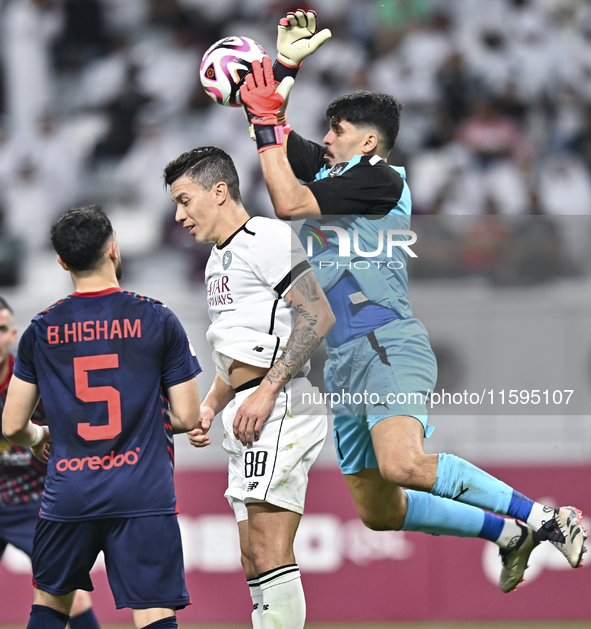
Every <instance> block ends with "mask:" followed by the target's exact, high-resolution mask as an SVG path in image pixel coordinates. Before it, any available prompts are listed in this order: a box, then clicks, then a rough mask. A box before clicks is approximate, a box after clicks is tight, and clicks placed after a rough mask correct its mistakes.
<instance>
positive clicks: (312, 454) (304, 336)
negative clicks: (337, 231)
mask: <svg viewBox="0 0 591 629" xmlns="http://www.w3.org/2000/svg"><path fill="white" fill-rule="evenodd" d="M164 179H165V182H166V185H168V186H170V188H171V194H172V199H173V201H174V202H175V203H176V206H177V211H176V220H177V221H178V222H180V223H182V224H183V227H185V228H187V229H190V230H191V231H190V233H191V234H192V235H193V236H194V237H195V240H196V241H197V242H198V243H205V242H213V243H215V246H214V247H213V248H212V251H211V255H210V258H209V261H208V263H207V267H206V271H205V275H206V278H205V279H206V285H207V300H208V309H209V316H210V319H211V326H210V328H209V330H208V332H207V339H208V341H209V342H210V343H211V345H212V346H213V349H214V351H213V359H214V362H215V365H216V371H217V374H216V376H215V379H214V382H213V384H212V386H211V389H210V390H209V392H208V394H207V396H206V397H205V400H204V401H203V404H202V406H201V413H200V421H199V426H198V428H197V429H195V430H194V431H192V432H191V433H190V435H189V438H190V441H191V443H192V444H193V445H195V446H197V447H201V446H205V445H209V443H210V439H209V437H208V435H207V432H208V430H209V427H210V425H211V422H212V421H213V419H214V417H215V415H216V414H217V413H219V412H220V411H222V410H223V413H222V422H223V425H224V433H225V434H224V442H223V447H224V449H225V450H226V452H227V453H228V454H229V456H230V461H229V474H228V475H229V484H228V490H227V491H226V494H225V495H226V497H227V499H228V501H229V502H230V505H231V506H232V507H233V509H234V512H235V514H236V520H237V522H238V530H239V534H240V549H241V557H242V566H243V568H244V574H245V576H246V579H247V581H248V584H249V586H250V590H251V596H252V599H253V610H254V611H253V615H252V621H253V627H254V628H255V629H260V628H264V629H266V628H271V627H273V628H279V627H280V628H281V629H301V628H302V627H303V626H304V621H305V600H304V594H303V589H302V585H301V580H300V573H299V569H298V566H297V564H296V563H295V556H294V552H293V541H294V538H295V534H296V531H297V527H298V525H299V522H300V518H301V515H302V513H303V510H304V498H305V492H306V487H307V482H308V471H309V469H310V466H311V465H312V463H313V462H314V461H315V459H316V457H317V456H318V453H319V451H320V449H321V447H322V444H323V442H324V438H325V436H326V429H327V420H326V408H325V407H323V406H317V405H312V404H308V405H304V404H303V401H302V400H303V399H304V398H306V399H310V400H311V399H314V396H313V395H309V396H304V395H303V393H305V392H307V393H310V394H312V393H313V388H312V385H311V384H310V382H309V381H308V380H307V379H306V378H305V375H306V373H307V371H308V370H309V366H308V359H309V358H310V356H311V355H312V353H313V352H314V350H315V349H316V348H317V347H318V345H319V344H320V343H321V342H322V340H323V338H324V337H325V336H326V334H327V333H328V332H329V330H330V329H331V327H332V326H333V324H334V316H333V314H332V311H331V309H330V306H329V304H328V301H327V300H326V297H325V296H324V293H323V292H322V289H321V288H320V286H319V284H318V281H317V279H316V276H315V275H314V272H313V271H312V269H311V267H310V264H309V262H308V259H307V256H306V253H305V252H304V250H303V248H302V247H301V245H300V243H299V241H298V240H297V238H296V237H295V236H294V234H293V232H292V230H291V229H290V228H289V226H288V225H286V224H284V223H281V222H280V221H277V220H273V219H268V218H261V217H255V218H251V217H250V216H249V215H248V213H247V212H246V210H245V209H244V207H243V205H242V202H241V199H240V190H239V182H238V174H237V172H236V169H235V167H234V164H233V162H232V159H231V158H230V156H229V155H227V154H226V153H225V152H224V151H222V150H221V149H218V148H215V147H202V148H198V149H194V150H193V151H190V152H189V153H184V154H183V155H181V156H180V157H178V158H177V159H176V160H174V161H173V162H171V163H170V164H168V165H167V166H166V168H165V170H164Z"/></svg>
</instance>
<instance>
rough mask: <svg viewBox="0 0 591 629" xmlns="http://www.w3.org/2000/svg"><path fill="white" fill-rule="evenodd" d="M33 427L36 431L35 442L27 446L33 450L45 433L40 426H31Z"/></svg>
mask: <svg viewBox="0 0 591 629" xmlns="http://www.w3.org/2000/svg"><path fill="white" fill-rule="evenodd" d="M33 426H35V428H36V429H37V436H36V437H35V441H33V443H32V444H31V445H30V446H29V447H30V448H34V447H35V446H36V445H39V444H40V443H41V441H42V439H43V437H44V436H45V431H44V430H43V428H42V427H41V426H39V424H33Z"/></svg>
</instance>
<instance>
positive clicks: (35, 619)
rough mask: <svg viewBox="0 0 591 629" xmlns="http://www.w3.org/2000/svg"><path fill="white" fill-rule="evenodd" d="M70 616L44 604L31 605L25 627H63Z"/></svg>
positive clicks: (62, 628)
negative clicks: (27, 622)
mask: <svg viewBox="0 0 591 629" xmlns="http://www.w3.org/2000/svg"><path fill="white" fill-rule="evenodd" d="M69 619H70V617H69V616H68V615H67V614H62V613H61V612H58V611H57V609H51V607H47V606H45V605H33V607H31V615H30V616H29V624H28V625H27V629H64V628H65V626H66V625H67V624H68V620H69Z"/></svg>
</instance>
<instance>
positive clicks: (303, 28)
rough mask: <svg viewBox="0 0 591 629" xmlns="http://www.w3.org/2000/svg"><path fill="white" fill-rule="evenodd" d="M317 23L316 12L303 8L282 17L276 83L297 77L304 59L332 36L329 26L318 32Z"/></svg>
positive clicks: (274, 69) (274, 70) (278, 42)
mask: <svg viewBox="0 0 591 629" xmlns="http://www.w3.org/2000/svg"><path fill="white" fill-rule="evenodd" d="M316 23H317V16H316V12H315V11H304V10H303V9H298V10H297V11H296V12H295V13H293V12H290V13H288V14H287V16H286V17H283V18H281V20H280V21H279V26H278V27H277V61H275V65H274V67H273V74H274V76H275V82H276V83H281V81H282V80H283V79H284V78H285V77H287V76H290V77H292V78H295V76H296V74H297V72H298V69H299V67H300V66H301V65H302V61H303V60H304V59H305V58H306V57H308V56H309V55H311V54H312V53H313V52H316V50H318V48H320V46H322V44H324V42H325V41H326V40H327V39H329V38H330V37H331V36H332V35H331V32H330V31H329V30H328V29H327V28H325V29H324V30H322V31H320V32H319V33H317V32H316Z"/></svg>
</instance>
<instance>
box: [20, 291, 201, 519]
mask: <svg viewBox="0 0 591 629" xmlns="http://www.w3.org/2000/svg"><path fill="white" fill-rule="evenodd" d="M200 371H201V367H200V366H199V362H198V361H197V358H196V356H195V353H194V351H193V348H192V347H191V344H190V341H189V339H188V338H187V335H186V333H185V331H184V329H183V326H182V325H181V323H180V322H179V320H178V319H177V317H176V316H175V314H174V313H173V312H172V311H171V310H169V309H168V308H167V307H166V306H164V305H163V304H161V303H160V302H158V301H155V300H153V299H150V298H147V297H142V296H140V295H136V294H134V293H130V292H126V291H123V290H121V289H119V288H114V289H108V290H105V291H100V292H95V293H84V294H79V293H73V294H72V295H70V296H69V297H67V298H66V299H63V300H62V301H59V302H57V303H56V304H54V305H53V306H51V307H50V308H48V309H47V310H45V311H43V312H41V313H40V314H38V315H37V316H36V317H35V318H34V319H33V321H32V322H31V324H30V325H29V327H28V328H27V330H26V331H25V333H24V334H23V336H22V338H21V341H20V344H19V349H18V355H17V360H16V364H15V366H14V374H15V375H16V376H17V377H18V378H20V379H21V380H25V381H26V382H31V383H35V384H37V385H38V387H39V390H40V393H41V399H42V400H43V406H44V409H45V413H46V421H47V424H48V426H49V428H50V431H51V436H52V446H51V455H50V458H49V463H48V468H47V480H46V484H45V493H44V495H43V499H42V502H41V517H43V518H46V519H49V520H58V521H70V520H81V519H95V518H113V517H133V516H139V515H158V514H167V513H175V511H176V499H175V493H174V485H173V476H172V469H171V465H170V455H169V449H168V445H169V444H168V440H167V435H166V432H165V427H164V423H165V415H164V410H163V400H162V394H163V392H164V393H165V392H166V390H167V389H168V387H171V386H174V385H176V384H180V383H182V382H186V381H188V380H190V379H191V378H194V377H195V376H196V375H197V374H198V373H199V372H200Z"/></svg>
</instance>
